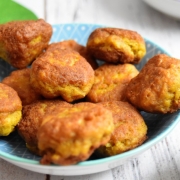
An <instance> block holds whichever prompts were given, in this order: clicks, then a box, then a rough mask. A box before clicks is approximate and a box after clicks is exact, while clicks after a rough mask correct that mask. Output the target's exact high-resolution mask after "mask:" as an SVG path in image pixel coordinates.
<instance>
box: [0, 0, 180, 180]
mask: <svg viewBox="0 0 180 180" xmlns="http://www.w3.org/2000/svg"><path fill="white" fill-rule="evenodd" d="M16 1H18V2H22V3H23V4H24V5H26V6H27V7H30V8H31V9H32V10H33V11H34V12H35V13H36V12H37V14H38V16H39V17H40V18H45V19H46V20H47V21H48V22H49V23H51V24H58V23H93V24H103V25H107V26H112V27H120V28H125V29H132V30H135V31H137V32H139V33H140V34H141V35H142V36H144V37H146V38H147V39H150V40H151V41H153V42H155V43H157V44H158V45H159V46H161V47H162V48H164V49H165V50H167V52H169V53H170V54H171V55H172V56H173V57H176V58H179V59H180V50H179V47H180V33H179V32H180V21H178V20H175V19H172V18H170V17H168V16H165V15H164V14H161V13H160V12H158V11H155V10H154V9H152V8H150V7H149V6H147V5H146V4H145V3H143V2H142V1H141V0H133V1H132V0H126V1H124V0H111V1H109V0H91V1H88V0H41V2H38V4H39V3H40V4H39V5H37V1H36V0H31V1H29V0H16ZM179 129H180V123H179V124H178V125H177V126H176V128H175V129H174V130H173V131H172V132H171V133H170V134H169V135H168V136H167V137H166V138H165V139H164V140H162V141H161V142H159V143H158V144H156V145H155V146H153V147H152V148H151V149H149V150H147V151H145V152H144V153H142V154H140V155H139V156H137V157H135V158H134V159H132V160H130V161H127V162H125V163H124V165H121V166H118V167H116V168H114V169H112V170H109V171H105V172H101V173H96V174H92V175H85V176H73V177H70V176H66V177H64V176H50V179H51V180H180V138H179V135H180V131H179ZM45 178H46V177H45V175H42V174H38V173H34V172H30V171H27V170H23V169H21V168H18V167H16V166H14V165H11V164H9V163H7V162H5V161H4V160H1V159H0V179H6V180H11V179H14V180H19V179H26V180H32V179H38V180H41V179H43V180H44V179H45Z"/></svg>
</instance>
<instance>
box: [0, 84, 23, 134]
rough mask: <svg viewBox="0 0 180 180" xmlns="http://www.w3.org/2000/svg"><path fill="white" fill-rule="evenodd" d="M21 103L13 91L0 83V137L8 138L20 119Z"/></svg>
mask: <svg viewBox="0 0 180 180" xmlns="http://www.w3.org/2000/svg"><path fill="white" fill-rule="evenodd" d="M21 110H22V103H21V100H20V98H19V96H18V94H17V93H16V91H15V90H14V89H12V88H11V87H9V86H7V85H5V84H2V83H0V136H8V135H9V134H10V133H11V132H13V131H14V129H15V126H16V125H17V124H18V122H19V121H20V119H21V115H22V113H21Z"/></svg>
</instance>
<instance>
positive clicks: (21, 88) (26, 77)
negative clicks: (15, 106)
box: [2, 68, 42, 106]
mask: <svg viewBox="0 0 180 180" xmlns="http://www.w3.org/2000/svg"><path fill="white" fill-rule="evenodd" d="M2 83H3V84H6V85H8V86H10V87H12V88H13V89H14V90H15V91H16V92H17V93H18V95H19V97H20V99H21V101H22V105H23V106H24V105H27V104H31V103H32V102H35V101H36V100H38V99H42V96H41V95H40V94H39V93H37V92H36V91H35V90H34V89H33V88H32V87H31V85H30V69H29V68H25V69H20V70H15V71H12V73H11V74H10V75H9V76H7V77H5V78H4V79H3V80H2Z"/></svg>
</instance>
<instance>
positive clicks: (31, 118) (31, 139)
mask: <svg viewBox="0 0 180 180" xmlns="http://www.w3.org/2000/svg"><path fill="white" fill-rule="evenodd" d="M69 106H71V105H70V104H69V103H67V102H65V101H61V100H38V101H36V102H34V103H31V104H29V105H26V106H23V109H22V119H21V120H20V122H19V123H18V125H17V131H18V133H19V135H20V136H21V137H22V139H24V141H25V142H26V147H27V148H28V149H29V150H30V151H31V152H33V153H34V154H37V155H41V152H40V151H39V149H38V142H37V132H38V129H39V127H40V125H41V123H42V121H43V118H44V117H45V116H46V114H47V113H48V112H49V111H51V112H52V111H53V110H54V109H56V108H58V109H59V111H60V109H61V108H64V107H69Z"/></svg>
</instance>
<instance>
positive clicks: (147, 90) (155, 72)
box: [126, 54, 180, 113]
mask: <svg viewBox="0 0 180 180" xmlns="http://www.w3.org/2000/svg"><path fill="white" fill-rule="evenodd" d="M126 96H127V98H128V100H129V102H130V103H132V104H133V105H134V106H135V107H137V108H138V109H140V110H143V111H147V112H151V113H172V112H175V111H177V110H178V109H179V108H180V61H179V60H178V59H175V58H172V57H170V56H168V55H165V54H159V55H156V56H154V57H153V58H151V59H150V60H149V61H148V62H147V63H146V64H145V66H144V67H143V69H142V70H141V71H140V73H139V74H138V75H137V76H136V77H135V78H133V79H132V80H131V81H130V83H129V84H128V86H127V90H126Z"/></svg>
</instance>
